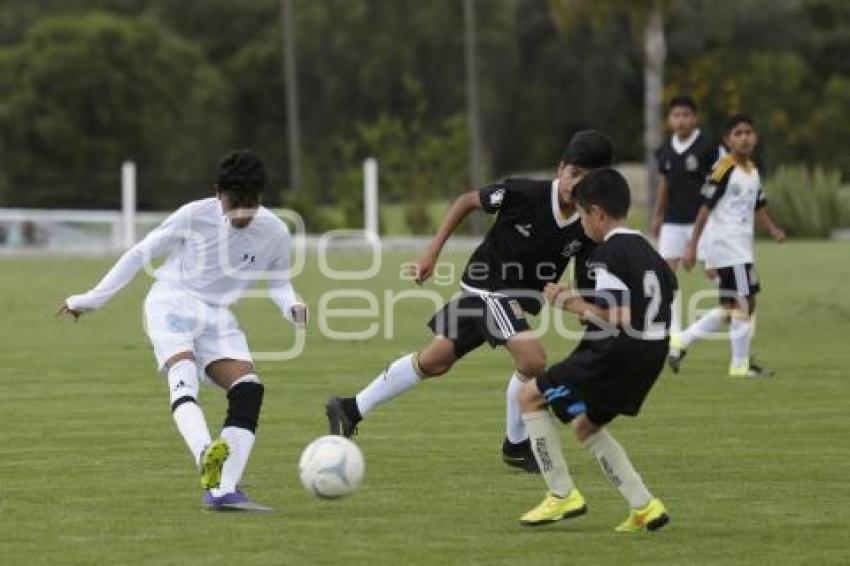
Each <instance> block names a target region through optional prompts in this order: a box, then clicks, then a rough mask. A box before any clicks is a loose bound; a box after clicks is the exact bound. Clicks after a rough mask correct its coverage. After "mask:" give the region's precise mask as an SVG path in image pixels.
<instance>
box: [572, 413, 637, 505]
mask: <svg viewBox="0 0 850 566" xmlns="http://www.w3.org/2000/svg"><path fill="white" fill-rule="evenodd" d="M584 447H585V448H587V449H588V450H590V451H591V452H592V453H593V455H594V456H596V460H597V461H598V462H599V465H600V466H602V471H604V472H605V475H606V476H607V477H608V479H609V480H610V481H611V483H612V484H614V487H616V488H617V489H618V490H620V493H621V494H622V495H623V497H625V498H626V501H628V502H629V507H631V508H632V509H642V508H644V507H646V506H647V505H648V504H649V502H650V500H652V494H651V493H649V490H648V489H646V486H645V485H644V484H643V480H642V479H640V476H639V475H638V473H637V472H636V471H635V469H634V466H632V463H631V462H630V461H629V457H628V456H627V455H626V451H625V450H623V447H622V446H620V443H619V442H617V441H616V440H614V437H613V436H611V435H610V434H608V431H607V430H605V429H604V428H603V429H600V430H599V431H598V432H597V433H595V434H592V435H591V436H589V437H588V438H587V439H586V440H585V441H584Z"/></svg>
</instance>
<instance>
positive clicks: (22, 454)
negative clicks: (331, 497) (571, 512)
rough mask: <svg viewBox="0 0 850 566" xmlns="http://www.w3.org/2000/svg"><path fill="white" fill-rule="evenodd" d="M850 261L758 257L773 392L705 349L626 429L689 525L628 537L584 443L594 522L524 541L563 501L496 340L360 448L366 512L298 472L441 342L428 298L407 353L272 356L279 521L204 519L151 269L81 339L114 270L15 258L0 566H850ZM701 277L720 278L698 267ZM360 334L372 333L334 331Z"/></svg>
mask: <svg viewBox="0 0 850 566" xmlns="http://www.w3.org/2000/svg"><path fill="white" fill-rule="evenodd" d="M848 252H850V247H848V245H846V244H837V243H830V244H822V243H789V244H787V245H785V246H784V247H779V246H776V245H773V244H765V245H763V246H761V247H760V249H759V264H760V273H761V277H762V281H763V286H764V289H765V292H764V294H763V295H762V296H761V306H760V309H761V310H760V318H759V332H758V336H757V338H756V343H755V349H756V351H757V352H758V354H759V356H760V359H762V360H763V361H764V363H765V364H766V365H770V366H771V367H774V368H775V369H776V370H777V372H778V376H777V377H776V378H775V379H772V380H762V381H756V380H751V381H731V380H730V379H729V378H727V377H726V376H725V373H726V369H727V364H728V343H726V342H711V343H705V344H702V345H701V346H700V347H696V348H694V349H693V350H692V352H691V355H690V356H689V358H688V360H687V366H686V373H685V375H682V376H679V377H673V376H670V375H668V374H665V375H663V376H662V378H661V379H660V380H659V383H658V385H657V386H656V388H655V389H654V390H653V392H652V394H651V395H650V397H649V399H648V401H647V403H646V404H645V406H644V410H643V412H642V414H641V415H640V417H638V418H637V419H625V418H624V419H621V420H618V421H616V422H615V423H614V424H613V425H612V431H613V432H614V434H615V435H616V436H617V438H618V439H619V440H620V441H621V442H622V443H623V444H624V446H625V447H626V448H627V450H629V452H630V454H631V456H632V458H633V460H634V462H635V464H636V466H637V467H638V468H639V470H640V471H641V472H642V474H643V476H644V478H645V480H646V481H647V483H648V484H649V486H650V487H651V488H652V489H653V490H654V491H655V492H656V493H657V494H658V495H660V496H661V497H662V498H663V499H664V501H665V502H666V504H667V506H668V508H669V509H670V511H671V514H672V517H673V522H672V523H671V524H670V525H669V527H668V528H667V529H666V530H665V531H662V532H660V533H657V534H655V535H651V536H625V535H618V534H615V533H614V532H612V527H613V526H614V525H615V524H617V523H618V522H619V521H620V520H622V519H623V517H624V516H625V513H626V510H625V505H624V503H623V501H622V500H621V498H620V496H619V494H618V493H617V492H616V491H615V490H613V489H612V488H611V487H610V486H609V485H608V484H607V481H606V480H605V478H604V477H603V476H602V474H601V473H600V471H599V470H598V469H597V465H596V463H595V462H594V461H593V460H592V459H591V457H590V455H589V454H587V453H585V452H584V451H583V450H582V449H580V448H579V447H578V446H577V445H576V443H575V441H574V440H573V439H572V438H569V437H568V436H567V435H566V434H565V435H564V445H565V453H566V455H567V457H568V459H569V461H570V464H571V468H572V470H573V472H574V477H575V479H576V482H577V483H578V485H579V486H580V487H581V489H582V490H583V492H584V494H585V496H586V498H587V499H588V502H589V505H590V513H589V514H588V515H587V516H585V517H583V518H581V519H578V520H575V521H573V522H566V523H560V524H556V525H552V526H549V527H545V528H539V529H536V530H530V529H524V528H522V527H520V526H519V525H518V523H517V518H518V517H519V515H520V514H521V513H522V512H524V511H525V510H527V509H528V508H530V507H531V506H532V505H535V504H536V503H537V502H538V501H539V499H540V498H541V496H542V495H543V493H544V486H543V484H542V482H541V481H540V480H539V478H537V477H535V476H529V475H525V474H522V473H520V472H514V471H512V470H510V469H507V468H506V467H504V466H503V464H502V463H501V461H500V459H499V448H500V445H501V440H502V436H503V411H504V409H503V406H504V385H505V383H506V380H507V377H508V376H509V375H510V372H511V366H510V363H509V360H508V357H507V355H506V354H505V353H504V352H498V351H497V352H493V351H490V350H489V348H487V349H486V351H485V349H482V350H481V351H479V352H476V353H474V354H473V355H471V356H470V357H469V358H468V359H467V360H465V361H464V362H463V363H462V364H460V365H459V366H458V367H457V368H456V370H455V371H454V372H453V373H452V374H451V375H450V376H448V377H445V378H441V379H442V382H435V383H426V384H423V385H421V386H420V387H419V388H418V389H417V390H415V391H413V392H411V393H410V394H409V395H407V396H405V397H403V398H400V399H398V400H397V401H396V402H394V403H391V404H389V405H387V406H385V407H382V408H380V409H378V410H377V411H376V412H375V413H374V414H373V415H372V416H371V418H370V419H369V421H368V422H367V423H365V424H364V425H363V426H362V427H361V435H360V436H359V437H358V442H359V444H360V445H361V447H362V448H363V450H364V452H365V454H366V459H367V478H366V482H365V484H364V486H363V488H362V489H361V490H360V491H359V492H358V493H356V494H355V495H354V496H352V497H351V498H349V499H347V500H343V501H337V502H327V501H319V500H316V499H314V498H312V497H311V496H310V495H308V494H307V493H306V492H305V491H304V490H303V489H302V488H301V486H300V484H299V483H298V478H297V473H296V462H297V459H298V455H299V453H300V450H301V448H302V447H303V446H304V445H305V444H306V443H307V442H308V441H309V440H310V439H312V438H313V437H315V436H318V435H320V434H323V433H324V432H325V420H324V414H323V408H322V407H323V403H324V401H325V399H326V397H327V396H328V395H329V394H332V393H350V392H354V391H356V390H357V389H358V388H359V387H360V386H362V385H365V384H366V383H367V382H368V381H369V380H371V378H372V377H373V376H374V375H375V374H376V373H377V372H378V371H380V370H381V369H382V368H383V367H384V364H385V363H386V362H388V361H390V360H391V359H393V358H395V357H397V356H398V355H400V354H403V353H406V352H409V351H411V350H413V349H414V348H416V347H417V346H419V345H421V344H422V343H423V341H424V340H426V339H427V337H428V333H427V330H426V328H425V326H424V323H425V321H426V320H427V318H428V317H429V316H430V314H431V310H432V307H431V306H430V305H428V304H427V303H425V302H421V303H410V304H409V305H408V306H406V307H405V308H404V309H403V310H402V309H400V311H401V312H400V313H399V318H398V319H397V336H396V337H395V338H394V339H393V340H384V339H383V338H382V337H380V336H379V337H376V338H373V339H370V340H365V341H357V342H339V341H330V340H328V339H326V338H323V337H322V336H321V335H320V333H319V332H318V330H317V327H316V326H315V325H314V326H313V327H312V329H311V330H310V332H309V336H308V342H307V347H306V350H305V352H304V354H303V355H302V356H301V357H299V358H298V359H296V360H294V361H291V362H288V363H263V364H259V370H260V373H261V374H262V377H263V379H264V381H265V383H266V387H267V391H266V404H265V406H264V409H263V417H262V424H261V427H260V431H259V438H258V442H257V446H256V450H255V453H254V458H253V460H252V462H251V465H250V467H249V470H248V474H247V478H246V481H247V484H248V490H249V492H250V493H251V494H252V495H254V496H255V497H256V498H257V499H259V500H260V501H262V502H266V503H269V504H271V505H273V506H275V507H276V508H278V509H279V512H278V513H277V514H274V515H268V516H242V515H231V514H225V515H221V514H210V513H205V512H201V511H200V509H199V498H200V492H199V489H198V488H197V477H196V474H195V472H194V471H193V468H192V465H191V463H190V458H189V456H188V452H187V450H186V449H185V447H184V445H183V443H182V440H181V439H180V438H179V437H178V435H177V434H176V432H175V430H174V428H173V424H172V422H171V419H170V416H169V409H168V403H167V392H166V388H165V386H164V384H163V382H162V380H161V379H159V378H158V377H157V375H156V373H155V370H154V363H153V358H152V355H151V352H150V351H149V347H148V345H147V343H146V340H145V338H144V335H143V333H142V327H141V301H142V298H143V296H144V293H145V292H146V289H147V287H148V285H149V282H148V281H147V280H146V277H140V278H139V280H137V281H136V282H135V283H134V284H133V285H132V286H131V287H130V288H128V289H127V290H125V292H124V293H122V294H121V295H120V296H119V297H118V298H116V299H115V300H114V301H113V302H112V303H110V304H109V305H108V306H107V307H106V308H105V309H104V310H103V311H102V312H98V313H96V314H94V315H92V316H90V317H88V318H87V319H85V320H83V321H82V322H81V323H80V324H78V325H75V324H73V323H71V322H68V321H58V320H56V319H54V318H53V311H54V309H55V307H56V306H57V304H58V303H59V301H60V299H61V298H63V297H64V296H65V295H67V294H70V293H71V292H76V291H81V290H84V289H85V288H87V287H88V286H90V285H91V284H93V283H94V282H95V281H96V280H97V279H98V278H99V277H100V275H101V274H102V272H103V271H104V269H106V268H107V267H108V265H109V262H108V261H105V260H81V259H54V260H45V259H14V260H12V259H5V260H0V305H2V312H3V315H4V317H3V323H2V325H0V344H2V350H0V351H2V380H0V386H2V394H0V419H2V433H0V438H2V447H0V454H2V458H0V525H2V528H0V564H3V565H18V564H21V565H23V564H26V565H34V564H50V565H53V564H80V565H100V564H103V565H107V564H108V565H119V564H174V565H181V566H184V565H193V564H198V565H205V566H209V565H214V564H216V565H217V564H226V565H234V564H238V565H254V564H293V565H310V564H344V565H349V564H373V565H379V564H505V565H508V564H511V565H512V564H523V565H525V564H547V565H550V564H626V563H628V564H653V565H658V564H683V565H691V564H848V563H850V545H848V541H850V537H848V532H850V531H848V523H850V505H848V501H849V500H850V487H848V482H847V471H848V469H850V452H848V450H847V435H848V429H850V411H849V410H848V409H850V401H848V392H850V382H848V370H847V368H848V365H850V364H848V362H850V356H848V349H847V346H846V343H847V330H848V328H850V291H848V281H850V261H848V257H850V254H848ZM362 259H363V258H360V257H357V256H351V255H348V256H340V257H336V258H335V259H334V261H335V262H338V263H336V264H338V265H343V264H346V265H349V266H353V265H357V264H362V263H363V262H362ZM407 259H409V257H408V256H407V255H397V254H392V255H387V256H385V257H384V269H383V270H382V272H381V274H380V276H379V277H377V278H375V279H374V280H371V281H368V282H366V284H365V285H364V286H365V288H368V289H371V290H374V291H378V292H379V293H380V292H382V291H383V290H384V289H397V290H402V289H406V288H408V284H407V283H405V282H402V281H399V280H398V277H397V275H396V274H397V273H398V264H399V262H400V261H402V260H407ZM449 259H453V260H456V261H458V262H460V261H462V259H464V258H463V257H461V256H452V257H451V258H449ZM296 284H297V287H298V289H299V291H300V292H301V293H302V294H303V295H305V297H306V298H307V299H308V302H310V303H311V304H312V305H313V306H315V305H316V304H317V303H318V300H319V297H320V295H321V294H322V293H323V292H325V291H326V290H329V289H333V288H336V287H345V286H351V285H352V284H351V283H348V284H345V283H336V282H331V281H328V280H326V279H325V278H323V277H322V276H321V275H320V274H319V272H318V269H317V267H316V265H315V262H310V265H309V266H308V269H307V271H306V273H305V274H304V275H302V276H301V277H299V278H298V280H297V281H296ZM683 284H684V286H685V287H686V288H687V289H689V290H693V289H695V288H697V287H698V286H700V285H702V284H703V283H702V281H701V279H700V277H699V276H698V275H696V274H693V275H689V276H686V277H684V278H683ZM452 290H453V289H452V288H450V287H446V288H443V289H442V292H443V293H444V294H445V295H448V294H450V293H451V292H452ZM237 314H238V315H239V317H240V319H241V320H242V323H243V325H244V327H245V328H246V330H247V332H248V334H249V337H250V338H251V339H252V346H253V347H254V348H255V349H257V350H264V349H265V350H270V349H273V348H274V347H275V346H276V345H278V344H280V343H284V344H286V343H289V342H290V341H291V340H292V332H291V330H290V329H289V328H288V326H287V325H286V324H285V323H283V322H282V321H281V320H280V319H279V316H278V315H277V313H276V311H275V308H274V307H273V305H272V304H271V303H270V302H267V301H250V302H248V303H247V304H245V305H242V306H240V307H239V308H238V309H237ZM315 315H316V313H315V310H314V317H313V321H314V322H315V321H316V319H317V317H316V316H315ZM346 326H347V327H349V328H357V327H360V328H362V327H363V326H364V324H363V323H362V322H361V323H360V324H359V325H358V324H356V323H355V322H354V321H348V322H345V323H343V322H340V323H339V324H336V325H335V328H343V327H346ZM546 344H547V350H548V352H549V354H550V359H553V360H554V359H556V358H560V357H562V356H563V355H564V354H565V353H566V352H567V351H568V350H569V349H570V348H571V346H572V343H568V342H565V341H564V340H563V339H558V338H557V336H554V335H550V336H547V338H546ZM201 398H202V401H203V403H204V405H205V408H206V411H207V416H208V418H209V420H210V422H211V424H213V425H217V424H219V423H220V422H221V420H222V418H223V412H224V403H223V395H222V394H221V393H220V392H219V391H215V390H213V389H212V388H205V389H204V390H203V392H202V395H201ZM565 432H566V431H565Z"/></svg>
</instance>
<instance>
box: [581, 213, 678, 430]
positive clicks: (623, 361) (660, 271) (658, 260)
mask: <svg viewBox="0 0 850 566" xmlns="http://www.w3.org/2000/svg"><path fill="white" fill-rule="evenodd" d="M591 265H592V268H593V276H594V281H595V291H594V298H593V300H594V301H595V302H596V303H597V304H599V305H605V306H608V307H611V306H617V305H619V306H628V307H629V309H630V312H631V324H630V325H628V326H627V327H625V328H617V329H611V328H605V327H604V325H596V324H593V323H590V324H589V325H588V328H587V331H586V333H585V335H584V337H583V338H582V340H581V342H580V343H579V345H578V347H577V348H576V350H575V351H574V352H573V353H572V354H571V355H570V357H569V358H568V359H567V360H566V362H568V365H569V364H572V366H575V367H574V368H573V369H572V370H571V371H570V372H569V373H570V375H569V376H567V379H568V380H569V381H570V383H571V384H572V385H573V386H574V387H575V388H576V389H578V390H579V391H580V392H581V394H582V396H583V397H584V398H585V399H586V400H587V402H588V403H589V404H591V405H592V406H595V407H598V408H599V409H601V410H604V411H606V412H611V413H614V414H621V413H622V414H628V415H634V414H637V412H638V410H639V409H640V406H641V403H643V400H644V398H645V397H646V395H647V393H649V390H650V388H651V387H652V385H653V384H654V383H655V380H656V378H657V377H658V374H659V373H660V372H661V369H662V368H663V366H664V361H665V359H666V356H667V350H668V344H669V339H668V332H669V329H670V318H671V315H670V305H671V304H672V302H673V295H674V294H675V292H676V288H677V282H676V276H675V275H674V274H673V271H672V270H671V269H670V267H669V266H668V265H667V262H666V261H664V259H663V258H662V257H661V256H660V255H658V252H656V251H655V249H653V247H652V245H650V243H649V242H648V241H647V240H646V238H644V237H643V235H641V234H640V232H636V231H633V230H625V229H619V230H615V231H613V232H611V233H610V234H609V235H608V237H607V238H606V240H605V242H604V243H602V244H600V245H599V246H598V247H597V248H596V250H595V252H594V253H593V257H592V260H591ZM572 366H571V367H572Z"/></svg>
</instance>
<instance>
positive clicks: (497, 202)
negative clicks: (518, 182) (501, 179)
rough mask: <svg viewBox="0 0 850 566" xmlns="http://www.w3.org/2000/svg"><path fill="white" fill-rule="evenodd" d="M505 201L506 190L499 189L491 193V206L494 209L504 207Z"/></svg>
mask: <svg viewBox="0 0 850 566" xmlns="http://www.w3.org/2000/svg"><path fill="white" fill-rule="evenodd" d="M503 200H505V189H499V190H496V191H493V192H492V193H490V206H492V207H493V208H498V207H500V206H502V201H503Z"/></svg>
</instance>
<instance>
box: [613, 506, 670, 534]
mask: <svg viewBox="0 0 850 566" xmlns="http://www.w3.org/2000/svg"><path fill="white" fill-rule="evenodd" d="M669 522H670V515H668V514H667V509H665V508H664V504H663V503H661V500H660V499H658V498H653V499H652V500H651V501H650V502H649V503H648V504H647V506H646V507H644V508H643V509H632V510H631V511H629V518H628V519H626V520H625V521H623V522H622V523H620V525H619V526H618V527H616V528H615V529H614V530H615V531H617V532H618V533H639V532H641V531H657V530H658V529H660V528H661V527H663V526H664V525H666V524H667V523H669Z"/></svg>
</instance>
